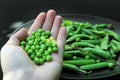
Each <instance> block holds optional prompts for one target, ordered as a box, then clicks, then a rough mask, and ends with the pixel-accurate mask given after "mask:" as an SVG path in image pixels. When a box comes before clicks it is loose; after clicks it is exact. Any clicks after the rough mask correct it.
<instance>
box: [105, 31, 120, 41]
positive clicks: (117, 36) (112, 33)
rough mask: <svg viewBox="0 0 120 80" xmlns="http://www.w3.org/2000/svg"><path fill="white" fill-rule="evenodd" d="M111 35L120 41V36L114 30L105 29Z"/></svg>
mask: <svg viewBox="0 0 120 80" xmlns="http://www.w3.org/2000/svg"><path fill="white" fill-rule="evenodd" d="M104 31H106V32H107V33H108V34H109V35H110V36H113V37H114V38H115V39H116V40H118V41H120V36H119V35H118V34H117V33H115V32H114V31H112V30H107V29H104Z"/></svg>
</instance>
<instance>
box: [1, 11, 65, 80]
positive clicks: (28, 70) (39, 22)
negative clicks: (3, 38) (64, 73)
mask: <svg viewBox="0 0 120 80" xmlns="http://www.w3.org/2000/svg"><path fill="white" fill-rule="evenodd" d="M61 21H62V17H61V16H56V12H55V11H54V10H49V11H48V12H47V13H44V12H41V13H40V14H39V15H38V16H37V18H36V19H35V21H34V23H33V24H32V26H31V28H30V29H29V31H27V30H26V29H25V28H22V29H21V30H19V31H18V32H16V33H15V34H14V35H13V36H11V38H10V39H9V40H8V42H7V43H6V44H5V45H4V46H3V47H2V49H1V66H2V71H3V80H57V79H59V77H60V73H61V70H62V62H63V51H64V45H65V40H66V29H65V28H63V27H61ZM39 28H42V29H43V30H45V31H46V30H49V31H51V34H52V36H53V37H54V38H55V40H56V41H57V45H58V53H53V54H52V58H53V60H52V61H51V62H45V63H44V64H43V65H41V66H37V65H35V64H34V62H33V61H31V60H30V58H29V57H28V55H27V54H26V52H25V51H24V50H23V49H22V48H21V47H19V44H20V41H22V40H25V38H26V37H27V36H30V35H31V33H32V32H33V31H37V30H38V29H39Z"/></svg>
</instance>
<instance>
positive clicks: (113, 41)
mask: <svg viewBox="0 0 120 80" xmlns="http://www.w3.org/2000/svg"><path fill="white" fill-rule="evenodd" d="M111 42H112V43H114V44H115V45H116V46H117V49H118V51H120V42H118V41H116V40H112V41H111Z"/></svg>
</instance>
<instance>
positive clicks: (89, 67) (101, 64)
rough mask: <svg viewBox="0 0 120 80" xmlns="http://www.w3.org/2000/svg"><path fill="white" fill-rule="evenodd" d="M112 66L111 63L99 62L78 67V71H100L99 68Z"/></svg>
mask: <svg viewBox="0 0 120 80" xmlns="http://www.w3.org/2000/svg"><path fill="white" fill-rule="evenodd" d="M111 64H112V65H111ZM113 66H114V63H113V62H99V63H95V64H88V65H83V66H80V69H82V70H94V69H100V68H104V67H113Z"/></svg>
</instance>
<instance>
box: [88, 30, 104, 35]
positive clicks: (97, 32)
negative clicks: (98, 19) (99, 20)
mask: <svg viewBox="0 0 120 80" xmlns="http://www.w3.org/2000/svg"><path fill="white" fill-rule="evenodd" d="M90 31H91V32H93V33H94V34H96V35H101V36H103V35H105V34H106V32H105V31H97V30H90Z"/></svg>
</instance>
